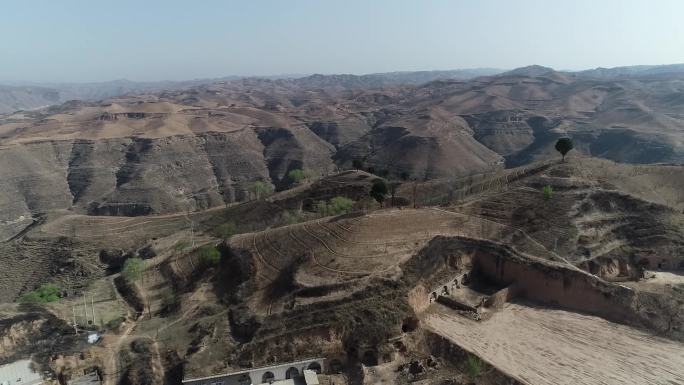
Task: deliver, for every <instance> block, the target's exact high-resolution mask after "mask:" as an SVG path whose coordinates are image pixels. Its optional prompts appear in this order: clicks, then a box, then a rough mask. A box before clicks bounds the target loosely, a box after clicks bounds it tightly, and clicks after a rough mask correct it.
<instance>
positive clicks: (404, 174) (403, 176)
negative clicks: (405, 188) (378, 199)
mask: <svg viewBox="0 0 684 385" xmlns="http://www.w3.org/2000/svg"><path fill="white" fill-rule="evenodd" d="M410 177H411V175H410V174H409V173H408V172H407V171H402V172H401V173H399V178H401V180H403V181H404V182H406V181H407V180H409V178H410Z"/></svg>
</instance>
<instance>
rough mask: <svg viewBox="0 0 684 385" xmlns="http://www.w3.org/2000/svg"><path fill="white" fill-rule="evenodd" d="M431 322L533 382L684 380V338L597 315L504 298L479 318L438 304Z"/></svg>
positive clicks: (597, 384)
mask: <svg viewBox="0 0 684 385" xmlns="http://www.w3.org/2000/svg"><path fill="white" fill-rule="evenodd" d="M425 323H426V325H427V327H428V328H429V329H430V330H432V331H434V332H436V333H437V334H439V335H442V336H444V337H446V338H448V339H450V340H451V341H454V342H455V343H456V344H458V345H460V346H462V347H463V348H465V349H466V350H469V351H471V352H473V353H475V354H477V355H479V356H480V357H482V358H483V359H484V360H485V361H487V362H489V363H491V364H493V365H494V366H496V367H497V368H499V369H500V370H502V371H503V372H505V373H508V374H509V375H511V376H513V377H516V378H518V379H519V380H521V381H522V382H524V383H528V384H531V385H538V384H548V385H562V384H569V385H570V384H572V385H578V384H586V385H609V384H610V385H613V384H615V385H625V384H639V385H644V384H649V385H655V384H668V385H672V384H684V344H682V343H679V342H675V341H671V340H667V339H663V338H659V337H654V336H652V335H649V334H647V333H645V332H642V331H640V330H637V329H634V328H631V327H628V326H623V325H618V324H614V323H611V322H608V321H606V320H604V319H602V318H598V317H593V316H587V315H581V314H577V313H572V312H567V311H562V310H550V309H543V308H534V307H528V306H524V305H519V304H506V306H505V307H504V310H502V311H500V312H497V313H495V314H494V315H493V316H492V318H491V319H489V320H487V321H483V322H475V321H471V320H469V319H466V318H464V317H461V316H459V315H457V314H455V313H454V312H453V311H452V310H450V309H448V308H446V307H443V306H440V305H434V307H433V308H432V309H431V310H430V311H429V313H428V314H427V315H426V320H425Z"/></svg>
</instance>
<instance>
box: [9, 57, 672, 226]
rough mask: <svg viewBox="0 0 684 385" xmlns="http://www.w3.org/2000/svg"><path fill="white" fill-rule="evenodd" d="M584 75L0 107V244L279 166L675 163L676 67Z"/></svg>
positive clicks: (317, 79)
mask: <svg viewBox="0 0 684 385" xmlns="http://www.w3.org/2000/svg"><path fill="white" fill-rule="evenodd" d="M590 75H591V74H582V73H564V72H556V71H553V70H551V69H549V68H544V67H536V66H533V67H526V68H522V69H518V70H514V71H510V72H506V73H502V74H499V75H492V76H484V77H478V78H474V79H470V80H436V81H432V82H429V83H425V84H422V85H421V84H419V85H413V84H411V85H406V84H398V83H396V82H394V83H393V82H390V81H386V82H383V81H371V80H372V79H374V78H364V77H353V76H331V77H326V76H320V75H316V76H311V77H307V78H301V79H280V80H266V79H241V80H234V81H226V82H218V83H212V84H207V85H198V86H194V87H188V88H185V89H182V90H178V91H164V92H156V93H147V94H138V95H130V96H121V97H114V98H111V99H106V100H103V101H100V102H83V101H80V102H79V101H71V102H67V103H64V104H61V105H57V106H52V107H49V108H45V109H40V110H34V111H20V112H16V113H10V114H6V115H3V116H1V117H0V178H1V179H2V181H3V183H2V185H1V186H0V206H1V207H2V211H1V212H0V238H1V239H8V238H11V237H12V236H14V235H16V234H17V233H18V232H20V231H21V230H22V229H24V228H25V227H26V226H28V225H29V224H31V223H32V222H34V221H35V220H37V218H38V217H39V216H40V215H41V214H43V213H45V212H48V211H51V210H55V209H70V210H73V211H75V212H78V213H83V214H89V215H126V216H134V215H149V214H164V213H173V212H178V211H184V210H191V211H193V210H201V209H206V208H210V207H216V206H220V205H223V204H226V203H231V202H237V201H244V200H246V199H248V197H249V186H250V185H251V184H252V183H253V182H254V181H256V180H261V181H265V182H266V183H268V184H271V185H272V186H274V187H275V188H276V189H277V190H281V189H284V188H287V187H289V186H290V183H291V181H289V180H288V178H287V173H288V171H290V170H292V169H296V168H300V169H305V170H308V171H309V172H310V173H312V174H313V175H316V176H320V175H327V174H330V173H334V172H335V171H336V170H338V169H346V168H349V166H350V164H351V162H352V160H354V159H362V160H363V161H364V165H365V167H373V168H374V169H375V170H384V169H387V170H388V171H390V173H392V174H393V175H395V176H396V175H399V174H400V173H401V172H407V173H409V174H410V175H411V176H412V177H414V178H419V179H435V178H442V177H455V176H463V175H468V174H470V173H473V172H483V171H490V170H496V169H500V168H501V167H502V166H503V165H506V166H509V167H511V166H517V165H522V164H526V163H529V162H531V161H534V160H539V159H545V158H548V157H550V156H554V155H553V154H554V150H553V148H552V146H553V143H554V142H555V140H556V139H557V138H558V137H560V136H564V135H569V136H571V137H572V138H573V140H574V141H575V147H576V150H577V151H578V152H580V153H582V154H589V155H592V156H598V157H603V158H608V159H611V160H615V161H620V162H630V163H658V162H665V163H668V162H670V163H672V162H681V161H682V159H683V156H684V155H683V154H684V152H683V151H684V150H683V149H682V146H681V143H682V142H683V141H682V132H683V129H684V119H683V116H682V114H681V113H680V112H681V110H682V108H683V107H684V99H682V98H681V95H682V91H683V89H682V88H683V87H684V80H682V78H681V76H680V75H681V74H680V73H678V72H675V73H672V74H665V75H663V74H659V75H658V76H656V75H649V74H648V73H647V74H642V75H640V74H639V73H636V74H633V75H631V76H623V77H605V76H604V77H599V76H596V75H592V76H590ZM397 76H399V75H397ZM364 82H365V83H364ZM364 84H366V86H365V87H364V86H363V85H364ZM373 87H375V88H373Z"/></svg>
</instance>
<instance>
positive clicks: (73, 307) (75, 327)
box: [71, 306, 78, 334]
mask: <svg viewBox="0 0 684 385" xmlns="http://www.w3.org/2000/svg"><path fill="white" fill-rule="evenodd" d="M71 310H72V311H73V312H74V333H75V334H78V324H77V323H76V306H72V307H71Z"/></svg>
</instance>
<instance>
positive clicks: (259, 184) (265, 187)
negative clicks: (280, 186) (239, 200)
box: [250, 180, 273, 199]
mask: <svg viewBox="0 0 684 385" xmlns="http://www.w3.org/2000/svg"><path fill="white" fill-rule="evenodd" d="M250 191H251V192H252V194H254V197H255V198H256V199H261V198H262V197H265V196H268V195H271V193H273V186H272V185H271V184H269V183H266V182H263V181H260V180H258V181H255V182H254V183H252V185H251V186H250Z"/></svg>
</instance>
